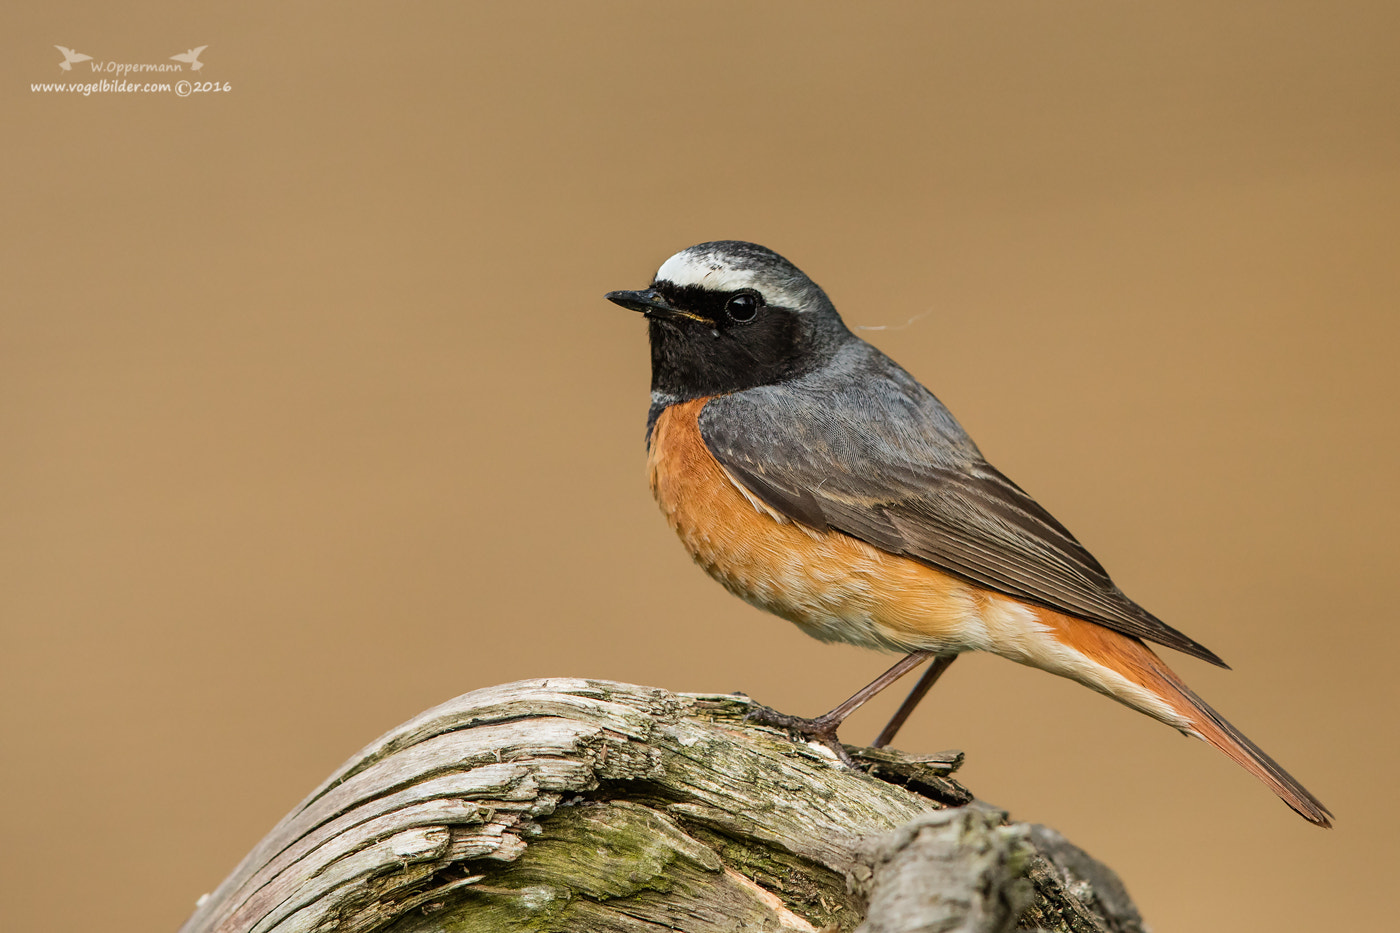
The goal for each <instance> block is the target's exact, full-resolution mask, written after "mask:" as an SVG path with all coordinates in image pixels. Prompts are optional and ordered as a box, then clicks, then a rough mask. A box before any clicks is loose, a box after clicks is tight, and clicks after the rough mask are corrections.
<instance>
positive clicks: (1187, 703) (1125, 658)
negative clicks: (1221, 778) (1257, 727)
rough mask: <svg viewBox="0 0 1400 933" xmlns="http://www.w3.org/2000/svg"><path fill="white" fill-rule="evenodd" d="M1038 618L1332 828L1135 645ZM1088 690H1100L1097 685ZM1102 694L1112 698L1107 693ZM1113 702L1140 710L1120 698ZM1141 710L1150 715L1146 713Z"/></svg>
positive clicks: (1287, 780) (1055, 617) (1274, 765)
mask: <svg viewBox="0 0 1400 933" xmlns="http://www.w3.org/2000/svg"><path fill="white" fill-rule="evenodd" d="M1047 616H1049V618H1047ZM1041 618H1042V620H1043V621H1045V622H1047V623H1049V624H1050V625H1051V626H1052V627H1053V628H1054V630H1055V636H1056V638H1057V640H1059V641H1060V642H1061V644H1064V645H1066V646H1068V647H1070V648H1073V649H1074V650H1076V651H1078V652H1080V653H1081V654H1083V655H1085V656H1086V657H1088V658H1089V659H1091V660H1092V661H1094V662H1095V663H1097V664H1101V665H1103V666H1104V667H1107V668H1109V669H1110V670H1112V671H1115V672H1117V673H1118V674H1121V675H1122V676H1123V677H1125V678H1127V679H1128V680H1130V681H1132V682H1133V683H1134V684H1137V685H1138V686H1139V687H1142V688H1143V689H1145V690H1147V691H1149V692H1150V693H1152V694H1153V695H1155V696H1156V697H1158V698H1159V699H1160V700H1161V701H1162V702H1163V703H1165V704H1166V705H1167V706H1169V707H1170V708H1171V709H1172V710H1173V711H1175V712H1176V713H1177V715H1179V716H1180V717H1182V718H1183V719H1184V720H1185V721H1186V723H1187V724H1188V730H1187V731H1189V732H1190V733H1191V734H1194V735H1195V736H1196V737H1198V738H1200V739H1203V740H1204V741H1206V742H1208V743H1209V744H1211V745H1213V746H1215V747H1216V748H1218V749H1220V751H1222V752H1224V753H1225V754H1226V755H1227V756H1229V757H1230V758H1231V759H1232V760H1233V761H1235V762H1236V763H1237V764H1239V765H1240V767H1242V768H1244V769H1245V770H1246V771H1248V772H1249V773H1250V774H1252V775H1254V776H1255V777H1257V778H1258V779H1259V780H1261V781H1263V782H1264V783H1265V784H1267V785H1268V786H1269V788H1270V789H1271V790H1273V792H1274V793H1275V794H1278V796H1279V798H1280V799H1281V800H1282V801H1283V802H1284V803H1286V804H1288V805H1289V806H1290V807H1292V808H1293V810H1294V811H1295V812H1297V813H1298V815H1299V816H1301V817H1303V819H1305V820H1308V821H1309V822H1311V823H1316V824H1317V825H1318V826H1323V827H1330V826H1331V825H1332V820H1331V816H1332V813H1331V811H1329V810H1328V809H1327V807H1326V806H1324V805H1323V803H1322V801H1320V800H1318V799H1317V798H1316V797H1314V796H1313V795H1312V793H1311V792H1309V791H1308V789H1307V788H1305V787H1304V786H1303V785H1302V784H1300V783H1298V781H1297V780H1296V779H1295V778H1294V777H1293V776H1292V775H1291V774H1289V773H1288V772H1287V771H1285V770H1284V769H1283V768H1282V767H1280V766H1279V763H1278V762H1276V761H1274V760H1273V759H1272V758H1270V757H1269V756H1268V755H1267V754H1265V752H1264V750H1263V749H1261V748H1260V747H1259V746H1258V745H1255V744H1254V743H1253V742H1251V741H1250V740H1249V739H1248V738H1246V737H1245V735H1244V734H1243V733H1242V732H1240V731H1239V730H1238V729H1236V728H1235V727H1234V726H1232V725H1230V723H1229V722H1228V721H1227V720H1226V719H1225V717H1223V716H1221V715H1220V714H1219V713H1217V712H1216V711H1215V710H1213V709H1211V708H1210V706H1209V705H1207V704H1206V702H1205V701H1204V700H1202V699H1201V698H1200V697H1198V696H1196V694H1195V693H1194V692H1192V690H1191V689H1190V688H1189V687H1187V686H1186V685H1185V684H1184V683H1182V682H1181V678H1179V677H1177V676H1176V674H1175V672H1173V671H1172V669H1171V668H1169V667H1167V665H1166V663H1165V662H1164V661H1163V660H1162V659H1161V658H1159V657H1158V656H1157V655H1156V653H1155V652H1153V650H1152V649H1151V648H1149V647H1147V645H1145V644H1143V643H1142V642H1141V641H1140V640H1138V639H1136V638H1133V637H1131V636H1128V635H1122V634H1119V633H1118V632H1114V631H1111V630H1109V629H1107V628H1104V627H1102V626H1099V625H1094V624H1093V623H1090V622H1085V621H1083V620H1081V619H1075V618H1073V617H1070V616H1062V615H1060V614H1058V613H1042V614H1041ZM1090 686H1094V687H1095V688H1096V689H1103V687H1102V686H1100V685H1096V684H1090ZM1105 692H1108V693H1110V695H1113V694H1112V691H1109V690H1106V691H1105ZM1115 698H1116V699H1120V700H1123V701H1124V702H1128V703H1129V705H1130V706H1135V707H1136V708H1139V709H1142V707H1138V706H1137V704H1134V703H1131V702H1129V701H1128V700H1127V699H1126V698H1124V697H1115ZM1143 711H1144V712H1147V713H1149V714H1152V711H1151V710H1147V709H1144V710H1143Z"/></svg>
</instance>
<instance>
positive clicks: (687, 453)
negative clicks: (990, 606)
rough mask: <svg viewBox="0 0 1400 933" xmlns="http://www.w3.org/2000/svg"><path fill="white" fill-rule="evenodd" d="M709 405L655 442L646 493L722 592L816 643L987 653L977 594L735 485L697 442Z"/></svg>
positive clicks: (670, 417) (680, 414)
mask: <svg viewBox="0 0 1400 933" xmlns="http://www.w3.org/2000/svg"><path fill="white" fill-rule="evenodd" d="M706 401H708V399H696V400H694V401H690V402H684V403H682V404H679V405H673V406H671V407H670V408H667V409H666V410H665V411H663V412H662V413H661V416H660V417H659V418H658V419H657V421H656V425H655V427H654V428H653V430H652V436H651V451H650V456H649V458H648V470H649V473H650V480H651V489H652V493H653V494H654V495H655V496H656V501H657V503H658V504H659V505H660V506H661V511H662V512H663V513H665V515H666V519H667V521H669V522H670V524H671V527H672V528H674V529H675V531H676V534H677V535H679V536H680V539H681V541H682V543H684V544H685V546H686V549H687V550H689V551H690V553H691V556H693V557H694V558H695V561H696V563H698V564H699V565H700V566H701V567H703V568H704V569H705V570H706V571H707V572H708V573H709V574H710V575H711V576H712V577H714V578H715V579H716V580H718V581H719V582H720V583H722V584H723V585H724V586H725V588H727V589H728V590H729V591H730V592H732V593H734V594H735V595H737V596H739V597H740V598H742V599H744V600H747V601H748V602H750V603H752V604H753V605H755V606H758V607H759V608H762V609H766V610H768V611H769V612H772V613H774V614H775V615H778V616H781V617H782V618H784V619H788V620H790V621H792V622H795V623H797V624H798V625H799V626H801V627H802V628H803V629H804V630H805V631H806V632H807V633H808V634H809V635H812V636H814V637H816V638H820V639H822V640H823V641H843V642H850V643H852V644H857V645H864V646H866V647H871V648H885V649H893V650H898V651H913V650H916V649H933V650H948V651H964V650H973V649H978V648H985V647H986V646H987V638H986V634H987V633H986V626H985V625H984V623H983V620H982V616H983V612H982V609H983V605H984V602H985V595H986V594H985V591H983V590H981V589H980V588H978V587H974V586H972V585H971V584H968V583H966V582H965V581H963V580H960V579H958V578H956V577H953V576H950V575H949V574H945V573H941V572H939V571H937V570H934V569H933V568H930V567H926V566H924V565H922V564H919V563H916V562H914V561H911V560H908V559H907V558H903V557H899V556H896V555H893V554H889V553H886V552H884V551H881V550H879V549H877V548H874V547H872V546H871V545H869V544H867V543H865V542H864V541H861V540H859V539H857V538H853V537H851V536H850V535H846V534H842V533H841V532H836V531H828V532H817V531H814V530H812V529H810V528H806V527H804V526H802V525H798V524H795V523H793V522H792V521H790V520H788V519H786V518H784V517H783V516H781V515H779V514H778V513H776V512H774V511H773V510H771V509H769V508H768V507H767V506H766V505H764V504H763V503H762V502H760V501H759V500H758V498H757V497H755V496H753V495H752V494H751V493H749V492H748V491H747V490H745V489H744V488H743V487H742V486H741V485H740V484H739V483H738V482H737V481H735V480H734V479H733V478H732V477H731V476H730V475H729V474H728V473H727V472H726V471H725V470H724V468H723V467H722V466H721V465H720V463H719V462H718V461H717V460H715V458H714V456H713V455H712V454H711V453H710V451H709V449H708V448H707V447H706V446H705V442H704V439H703V438H702V437H701V436H700V429H699V425H698V423H697V419H698V418H699V416H700V411H701V409H703V408H704V406H705V403H706Z"/></svg>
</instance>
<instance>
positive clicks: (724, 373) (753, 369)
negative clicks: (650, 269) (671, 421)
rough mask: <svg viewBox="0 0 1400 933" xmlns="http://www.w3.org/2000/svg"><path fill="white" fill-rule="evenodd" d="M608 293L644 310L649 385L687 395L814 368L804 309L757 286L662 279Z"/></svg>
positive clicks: (730, 389)
mask: <svg viewBox="0 0 1400 933" xmlns="http://www.w3.org/2000/svg"><path fill="white" fill-rule="evenodd" d="M608 298H609V299H610V300H612V301H615V302H616V303H618V304H620V305H622V306H623V307H627V308H632V309H634V310H637V311H641V312H643V313H644V314H646V316H647V322H648V324H649V326H650V336H651V388H652V391H653V392H656V393H660V394H661V395H664V396H666V397H668V398H669V399H674V400H676V401H682V400H685V399H692V398H703V397H705V396H710V395H718V394H720V393H725V392H737V391H739V390H741V389H749V388H753V387H754V386H761V385H771V384H773V383H776V382H783V381H785V380H787V379H791V378H793V377H795V376H799V375H801V374H802V373H804V372H808V371H810V370H811V369H813V368H815V366H816V365H817V363H818V361H817V360H815V359H813V354H812V350H813V348H812V347H811V341H810V340H809V339H808V338H809V334H808V333H807V331H808V328H807V327H806V326H805V322H804V320H803V317H804V315H801V314H799V313H798V312H796V311H794V310H792V309H791V308H783V307H778V306H775V305H770V304H768V302H767V301H766V300H765V299H764V297H763V294H762V293H761V292H759V291H758V290H756V289H752V288H744V289H739V290H738V291H731V292H716V291H711V290H709V289H704V288H700V287H699V286H696V285H687V286H684V287H682V286H678V285H673V284H671V283H670V282H665V281H660V282H657V283H656V284H655V286H654V287H653V288H651V289H648V290H646V291H642V292H613V293H612V294H610V295H608Z"/></svg>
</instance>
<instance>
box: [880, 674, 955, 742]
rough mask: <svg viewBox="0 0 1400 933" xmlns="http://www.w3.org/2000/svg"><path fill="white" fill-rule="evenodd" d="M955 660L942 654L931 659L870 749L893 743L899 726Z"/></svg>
mask: <svg viewBox="0 0 1400 933" xmlns="http://www.w3.org/2000/svg"><path fill="white" fill-rule="evenodd" d="M957 659H958V656H957V655H956V654H943V655H939V656H938V657H936V658H934V659H933V663H932V664H930V665H929V666H928V668H927V669H926V670H925V671H924V672H923V673H922V674H921V675H919V682H918V683H916V684H915V685H914V689H913V690H910V691H909V695H908V696H907V697H905V698H904V702H903V703H901V704H900V707H899V709H898V710H896V711H895V714H894V716H892V717H891V718H890V721H889V722H888V723H886V724H885V728H883V729H881V730H880V735H879V736H878V737H877V738H876V739H875V741H874V742H871V743H870V745H871V747H872V748H884V747H885V746H886V745H888V744H890V743H891V742H893V741H894V737H895V733H897V732H898V731H899V727H900V726H902V725H904V720H906V719H908V718H909V714H910V713H912V712H914V707H916V706H918V705H919V702H920V701H921V700H923V698H924V694H926V693H928V691H929V688H930V687H932V686H933V685H934V684H935V683H936V682H937V681H938V678H940V677H942V676H943V672H944V671H946V670H947V669H948V665H950V664H952V663H953V662H954V661H956V660H957Z"/></svg>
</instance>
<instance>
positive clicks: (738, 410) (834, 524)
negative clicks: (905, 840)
mask: <svg viewBox="0 0 1400 933" xmlns="http://www.w3.org/2000/svg"><path fill="white" fill-rule="evenodd" d="M873 352H875V353H876V356H874V357H870V356H869V355H867V358H866V359H865V360H864V361H863V362H862V364H861V366H859V367H857V370H858V371H856V372H853V373H847V374H844V378H843V379H841V380H835V381H833V380H832V379H831V374H830V373H827V374H824V375H821V376H818V377H810V376H809V377H804V378H803V379H801V380H797V381H795V382H793V383H788V384H785V385H781V386H767V387H764V388H761V389H751V390H748V391H745V392H740V393H736V394H733V395H727V396H721V397H718V398H715V399H712V400H711V401H710V402H708V403H707V404H706V406H705V408H704V410H703V411H702V413H701V416H700V433H701V436H702V437H703V438H704V441H705V444H706V446H707V447H708V448H709V450H710V452H711V453H712V454H713V455H714V456H715V458H716V459H717V460H718V461H719V462H720V464H722V465H723V466H724V468H725V469H726V470H727V471H728V472H729V474H730V475H731V476H732V477H733V478H734V479H735V480H737V481H738V482H740V483H742V484H743V485H744V486H745V487H746V488H748V490H749V491H750V492H752V493H753V494H754V495H755V496H757V497H758V498H759V499H761V500H763V501H764V502H765V503H766V504H767V505H769V506H770V507H772V508H773V509H775V510H777V511H778V512H780V513H782V514H783V515H785V516H787V517H788V518H790V519H792V520H794V521H797V522H800V523H802V524H803V525H806V526H808V527H810V528H814V529H817V530H826V529H835V530H838V531H842V532H844V533H846V534H849V535H852V536H853V537H857V538H860V539H862V540H864V541H866V542H868V543H870V544H872V545H874V546H876V547H878V548H881V549H883V550H886V551H889V552H891V553H895V554H901V555H904V556H907V557H910V558H913V559H915V560H918V561H921V562H923V563H926V564H928V565H930V566H933V567H937V568H939V569H941V570H945V571H948V572H950V573H953V574H956V575H958V576H960V577H963V578H964V579H967V580H970V581H972V582H973V583H976V584H978V585H981V586H985V587H987V588H988V589H992V590H996V591H998V592H1001V593H1005V594H1007V595H1009V596H1014V597H1016V598H1019V599H1024V600H1028V601H1030V602H1033V603H1038V604H1041V605H1044V606H1048V607H1050V608H1052V609H1055V610H1058V611H1060V612H1064V613H1068V614H1070V615H1074V616H1078V617H1080V618H1084V619H1089V620H1091V621H1093V622H1097V623H1099V624H1100V625H1104V626H1106V627H1108V628H1111V629H1114V630H1116V631H1119V632H1123V633H1125V634H1128V635H1133V636H1136V637H1138V638H1144V639H1147V640H1149V641H1154V642H1157V643H1159V644H1162V645H1166V646H1168V647H1171V648H1176V649H1177V650H1180V651H1184V652H1186V653H1187V654H1191V655H1194V656H1196V657H1198V658H1202V659H1204V660H1206V661H1210V662H1211V663H1213V664H1219V665H1221V666H1222V667H1223V666H1225V665H1224V662H1223V661H1221V660H1220V658H1218V657H1217V656H1216V655H1215V654H1214V653H1213V652H1211V651H1210V650H1208V649H1206V648H1205V647H1203V646H1202V645H1200V644H1198V643H1196V642H1195V641H1193V640H1192V639H1190V638H1188V637H1186V636H1185V635H1183V634H1182V633H1180V632H1178V631H1176V630H1175V629H1173V628H1171V627H1170V626H1168V625H1166V624H1165V623H1163V622H1162V621H1161V620H1159V619H1157V618H1156V617H1155V616H1153V615H1152V614H1151V613H1149V612H1147V610H1145V609H1143V608H1142V607H1141V606H1139V605H1138V604H1137V603H1135V602H1133V601H1132V600H1131V599H1129V598H1128V597H1127V596H1125V595H1124V594H1123V592H1122V591H1121V590H1119V589H1118V587H1117V586H1115V585H1114V583H1113V581H1112V580H1111V579H1109V576H1108V574H1107V572H1105V570H1104V569H1103V567H1102V566H1101V565H1100V564H1099V562H1098V561H1097V560H1095V559H1094V557H1093V556H1092V555H1091V554H1090V553H1089V552H1088V551H1087V550H1085V549H1084V547H1083V545H1081V544H1080V543H1079V542H1078V541H1077V540H1075V538H1074V536H1073V535H1072V534H1070V532H1069V531H1068V530H1067V529H1066V528H1065V527H1064V526H1063V525H1061V524H1060V523H1059V522H1058V521H1056V520H1055V518H1054V517H1053V516H1051V515H1050V513H1049V512H1047V511H1046V510H1045V509H1044V508H1042V507H1041V506H1040V505H1039V504H1038V503H1037V502H1036V501H1035V500H1034V499H1032V498H1031V497H1030V496H1029V495H1027V494H1026V493H1025V492H1024V491H1023V490H1022V489H1021V488H1020V487H1019V486H1017V485H1016V484H1015V483H1013V482H1012V481H1011V480H1010V479H1008V478H1007V477H1006V476H1004V475H1002V473H1001V472H1000V471H998V470H997V469H996V468H995V467H993V466H992V465H991V464H989V463H987V462H986V461H985V460H984V459H982V456H981V454H980V453H979V452H978V451H977V448H976V447H975V446H974V445H973V444H972V442H971V441H970V440H968V438H967V436H966V434H964V433H963V432H962V429H961V428H960V427H959V426H958V425H957V422H956V421H954V420H953V418H952V416H951V415H950V414H948V412H947V410H946V409H945V408H944V407H943V406H942V404H941V403H939V401H938V400H937V399H936V398H934V397H933V395H932V394H930V393H929V392H928V391H927V390H926V389H924V388H923V387H922V386H920V385H918V383H917V382H915V381H914V380H913V378H912V377H910V376H909V375H908V374H907V373H904V371H903V370H900V369H899V368H898V367H897V366H896V365H895V364H894V363H893V362H891V361H889V360H888V359H887V358H885V357H883V356H882V355H878V352H877V351H873Z"/></svg>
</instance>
